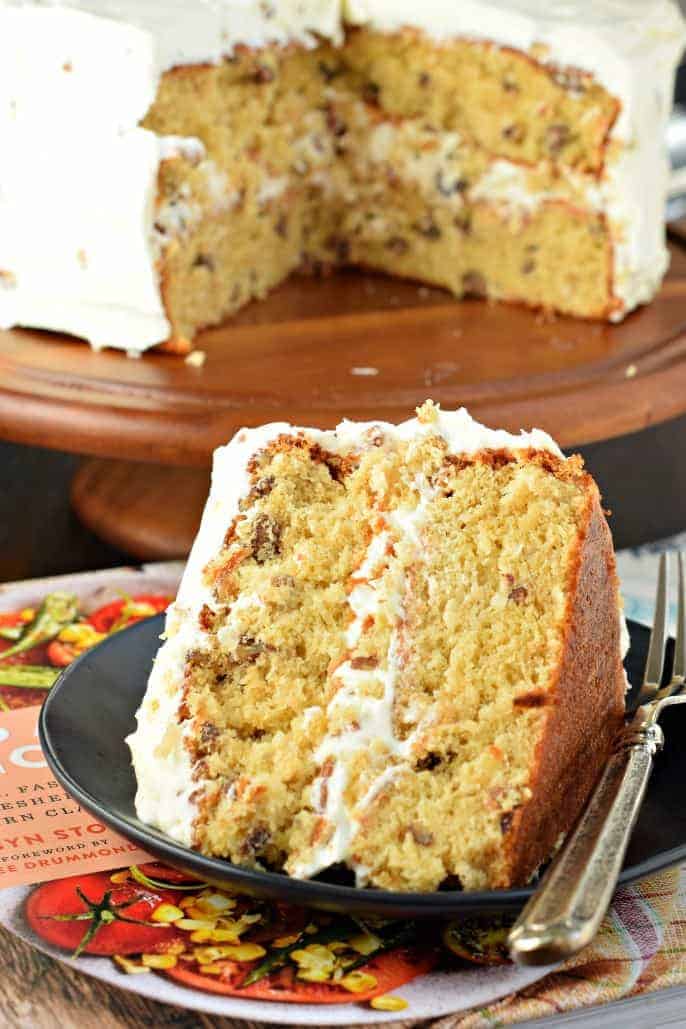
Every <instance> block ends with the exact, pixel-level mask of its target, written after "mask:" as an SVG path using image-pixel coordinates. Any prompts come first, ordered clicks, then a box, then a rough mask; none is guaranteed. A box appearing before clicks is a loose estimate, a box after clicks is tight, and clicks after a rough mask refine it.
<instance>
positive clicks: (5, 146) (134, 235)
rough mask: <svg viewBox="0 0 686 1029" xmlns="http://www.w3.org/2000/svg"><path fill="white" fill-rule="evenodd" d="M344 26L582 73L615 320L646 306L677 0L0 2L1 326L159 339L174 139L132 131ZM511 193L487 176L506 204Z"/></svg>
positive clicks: (592, 191)
mask: <svg viewBox="0 0 686 1029" xmlns="http://www.w3.org/2000/svg"><path fill="white" fill-rule="evenodd" d="M345 22H349V23H353V24H367V25H370V26H372V27H373V28H376V29H379V30H381V31H395V30H398V29H400V28H403V27H405V26H412V27H415V28H418V29H420V30H422V31H424V32H426V33H427V34H428V35H430V36H431V37H432V38H434V39H436V40H438V41H446V40H449V39H451V38H455V37H457V36H466V37H470V38H475V39H484V38H487V39H489V40H492V41H493V42H495V43H496V44H499V45H503V46H511V47H516V48H520V49H522V50H525V51H528V50H530V49H531V48H532V47H534V46H535V47H536V58H537V59H538V60H544V61H549V62H550V63H552V64H560V65H570V66H575V67H580V68H582V69H584V70H587V71H590V72H592V73H593V74H594V75H595V76H596V77H597V78H598V80H599V81H600V82H601V83H602V84H603V85H604V86H606V88H608V90H609V91H610V92H611V93H613V94H614V95H615V96H616V97H617V98H618V99H619V100H620V101H621V105H622V106H621V113H620V116H619V118H618V119H617V123H616V124H615V126H614V128H613V130H612V137H611V141H610V142H611V144H612V143H613V142H614V141H616V142H617V143H618V144H619V146H618V147H617V153H614V152H613V151H612V147H610V149H609V150H608V153H609V155H610V159H609V160H608V163H607V168H606V171H605V173H604V175H603V178H602V180H601V181H600V182H599V183H597V184H595V183H594V184H592V185H589V187H588V200H589V203H592V202H594V203H595V205H596V206H597V207H598V208H600V209H601V210H603V211H605V212H606V214H607V217H608V220H609V223H610V226H611V229H612V234H613V238H614V265H615V267H614V289H615V293H616V296H617V298H618V299H619V301H620V309H619V310H618V312H617V313H618V317H621V316H622V315H623V314H624V313H626V311H628V310H630V309H631V308H632V307H634V306H636V304H638V303H641V302H643V301H646V300H648V299H650V297H651V296H652V295H653V294H654V292H655V290H656V289H657V286H658V285H659V282H660V280H661V277H662V275H663V273H664V270H665V267H666V263H667V251H666V248H665V242H664V227H663V212H664V201H665V196H666V187H667V162H666V159H656V154H657V153H659V152H660V151H661V149H662V147H663V135H664V127H665V122H666V118H667V114H668V112H669V109H670V106H671V98H672V83H673V75H674V68H675V65H676V62H677V60H678V57H679V54H680V52H681V50H682V48H683V45H684V38H685V36H684V23H683V19H682V17H681V15H680V13H679V11H678V8H677V6H676V4H674V3H673V2H672V0H649V2H643V0H597V2H594V3H592V4H589V3H583V2H582V0H549V2H544V0H507V2H505V0H500V2H498V0H459V2H455V3H448V2H446V0H426V2H424V3H422V4H417V3H415V2H414V0H267V2H258V0H197V2H196V3H193V4H188V3H185V2H184V0H165V2H164V3H162V2H154V0H65V2H59V0H56V2H53V0H42V2H40V0H0V154H1V155H2V160H1V161H0V328H8V327H11V326H13V325H31V326H35V327H39V328H47V329H56V330H61V331H65V332H70V333H73V334H74V335H77V336H81V337H83V338H85V339H87V340H89V341H90V342H91V343H92V344H93V345H94V346H113V347H120V348H123V349H126V350H129V351H132V352H141V351H143V350H146V349H148V348H149V347H151V346H154V345H155V344H157V343H160V342H162V341H164V340H165V339H167V338H168V337H169V334H170V325H169V322H168V319H167V316H166V313H165V309H164V304H163V301H162V297H161V293H160V284H159V281H158V272H157V268H156V260H157V257H158V256H159V239H158V238H157V237H156V235H155V230H154V221H155V201H156V197H157V179H158V171H159V166H160V162H161V161H162V160H164V159H165V158H166V157H167V156H168V154H169V147H168V144H167V142H166V141H165V140H164V139H159V138H158V137H156V136H155V135H154V134H152V133H150V132H148V131H146V130H143V129H141V128H140V127H139V122H140V120H141V118H142V117H143V116H144V114H145V112H146V111H147V109H148V108H149V106H150V103H151V102H152V100H153V98H154V97H155V95H156V91H157V87H158V83H159V78H160V75H161V74H162V73H163V72H164V71H166V70H167V69H169V68H170V67H173V66H174V65H177V64H181V63H194V62H202V61H218V60H220V59H221V58H222V57H224V56H226V55H228V54H230V53H231V52H232V50H233V49H234V48H235V47H236V46H237V45H238V44H239V43H242V44H246V45H248V46H253V47H259V46H262V45H265V44H267V43H284V42H288V41H296V42H298V43H300V44H302V45H304V46H313V45H316V42H317V40H318V39H319V38H321V37H324V38H328V39H332V40H334V41H337V40H339V39H340V38H341V36H342V32H343V25H344V23H345ZM113 83H116V88H113ZM174 142H175V145H176V147H177V149H178V148H179V143H178V141H174ZM181 150H182V152H183V146H182V145H181ZM513 174H515V175H516V169H515V170H514V172H513ZM510 186H511V188H510V189H509V190H508V189H507V188H505V185H504V180H503V178H502V177H501V178H500V179H499V180H498V182H497V183H493V182H491V184H490V188H491V190H492V191H493V196H494V199H496V200H497V201H498V202H510V203H511V204H512V205H513V206H516V204H517V202H518V198H519V197H520V192H521V191H519V189H518V187H517V184H516V183H514V184H513V183H511V184H510ZM487 187H488V183H487V184H482V194H484V195H486V194H487V193H488V188H487ZM274 188H276V187H274ZM228 207H230V204H228Z"/></svg>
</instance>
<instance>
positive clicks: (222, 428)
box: [0, 242, 686, 466]
mask: <svg viewBox="0 0 686 1029" xmlns="http://www.w3.org/2000/svg"><path fill="white" fill-rule="evenodd" d="M672 249H673V261H672V268H671V270H670V274H669V277H668V279H667V281H666V282H665V285H664V287H663V289H662V291H661V293H660V295H659V297H658V298H657V299H656V300H655V301H654V302H653V303H652V304H650V305H648V306H647V307H644V308H642V309H640V310H639V311H636V312H635V313H633V314H632V315H630V316H629V317H628V318H627V319H626V320H625V321H624V322H622V323H621V324H619V325H610V324H607V323H599V322H595V323H594V322H584V321H576V320H573V319H567V318H557V319H548V318H545V317H542V316H541V315H540V314H537V313H535V312H532V311H529V310H527V309H524V308H522V307H517V306H511V305H505V304H488V303H485V302H482V301H463V302H460V301H456V300H454V299H452V298H451V297H450V296H449V295H448V294H446V293H445V292H443V291H441V290H435V289H427V288H424V287H421V286H418V285H417V284H415V283H410V282H402V281H398V280H393V279H389V278H385V277H382V276H373V275H370V274H363V273H357V272H349V273H339V274H336V275H333V276H331V277H329V278H326V279H323V280H318V279H308V278H301V277H294V278H292V279H291V280H290V281H289V282H288V283H286V284H284V285H283V286H282V287H281V288H279V289H278V290H276V291H275V292H274V293H273V294H272V295H271V296H270V297H269V298H268V299H267V300H266V301H264V302H261V303H255V304H251V305H249V306H248V307H247V308H246V309H245V310H244V311H243V312H241V313H240V314H239V316H237V317H236V318H234V319H233V320H232V321H230V322H229V323H227V324H226V325H224V326H222V327H221V328H218V329H213V330H210V331H207V332H205V333H203V334H201V335H200V336H199V338H198V340H197V342H196V346H197V348H198V349H200V350H202V351H203V352H204V353H205V354H206V357H207V360H206V363H205V365H204V367H201V368H194V367H191V366H189V365H188V364H186V363H185V362H184V361H183V359H180V358H179V357H177V356H174V355H170V354H160V353H152V354H149V355H147V356H146V357H145V358H144V359H143V360H139V361H135V360H131V359H129V358H127V357H126V355H125V354H122V353H117V352H114V351H111V350H108V351H103V352H101V353H96V352H94V351H92V350H91V349H90V348H88V347H87V346H86V345H85V344H83V343H81V342H78V341H76V340H73V339H69V338H67V337H63V336H59V335H56V334H49V333H40V332H31V331H25V330H15V331H11V332H0V438H4V439H12V440H14V441H17V442H23V443H29V444H32V445H40V446H49V447H53V448H55V449H59V450H70V451H73V452H76V453H81V454H92V455H95V456H101V457H110V458H120V459H127V460H139V461H150V462H155V463H158V464H171V465H199V466H207V464H208V463H209V458H210V453H211V451H212V450H213V448H214V447H216V446H217V445H218V444H220V443H224V442H225V441H226V440H227V439H229V438H230V436H231V435H232V434H233V432H234V431H235V430H236V428H238V427H239V426H240V425H243V424H245V425H256V424H260V423H263V422H268V421H274V420H279V419H287V420H290V421H293V422H295V423H297V424H314V425H319V426H322V427H330V426H332V425H335V424H336V422H337V421H338V420H340V418H341V417H343V416H346V417H350V418H359V419H363V420H365V419H375V418H386V419H388V420H390V421H397V420H400V419H403V418H406V417H408V416H409V415H410V414H411V412H412V410H413V408H414V407H415V406H416V404H418V403H421V402H422V401H423V400H425V399H426V397H427V396H431V397H433V399H434V400H436V401H440V402H441V403H442V404H443V406H444V407H455V406H458V405H459V404H464V405H466V406H467V407H469V408H470V409H471V411H472V413H473V414H475V415H476V416H477V417H479V418H480V419H481V420H483V421H485V422H487V423H489V424H493V425H499V426H502V427H504V428H509V429H518V428H520V427H522V426H530V425H539V426H542V427H543V428H545V429H547V430H548V431H550V432H551V433H552V434H553V435H554V436H555V437H556V438H557V439H558V440H559V441H560V443H562V444H563V445H567V446H569V445H578V444H581V443H589V442H593V441H597V440H601V439H607V438H610V437H616V436H619V435H622V434H625V433H628V432H633V431H636V430H639V429H642V428H644V427H645V426H648V425H652V424H656V423H658V422H661V421H666V420H668V419H670V418H674V417H677V416H679V415H681V414H683V413H684V412H686V250H684V248H683V247H682V245H681V244H678V243H676V242H675V243H674V244H673V247H672ZM361 369H362V370H364V369H374V370H375V374H360V370H361Z"/></svg>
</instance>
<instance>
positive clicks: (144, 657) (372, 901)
mask: <svg viewBox="0 0 686 1029" xmlns="http://www.w3.org/2000/svg"><path fill="white" fill-rule="evenodd" d="M163 622H164V616H163V615H159V616H156V617H155V618H150V619H147V620H146V621H144V622H139V623H138V624H137V625H134V626H132V627H131V628H130V629H125V630H124V631H123V632H118V633H116V634H115V635H114V636H111V637H110V638H109V639H107V640H105V642H103V643H101V644H100V645H99V646H98V647H95V648H94V649H93V650H90V651H87V652H86V653H85V654H84V655H83V656H82V657H80V658H79V659H78V661H75V662H74V664H72V665H71V666H70V667H69V668H68V669H66V671H65V672H64V673H63V675H62V676H61V678H60V679H59V681H58V682H57V684H56V685H55V686H54V687H53V688H52V690H51V692H50V694H49V696H48V699H47V700H46V702H45V704H44V705H43V709H42V711H41V715H40V723H39V729H40V741H41V745H42V747H43V751H44V753H45V756H46V758H47V760H48V763H49V765H50V767H51V768H52V770H53V772H54V773H55V775H56V777H57V778H58V779H59V781H60V782H61V783H62V785H63V786H64V787H65V789H66V790H67V791H68V792H69V793H70V794H71V795H72V796H73V797H74V798H75V799H76V800H77V801H78V802H79V804H81V805H82V806H83V807H84V808H86V809H87V810H88V811H90V812H91V813H92V814H94V815H95V816H96V817H97V818H98V819H100V820H101V821H103V822H105V823H106V824H107V825H109V826H111V827H112V828H113V829H116V830H117V832H119V833H121V835H122V836H125V837H127V838H128V839H129V840H132V841H134V842H135V843H137V844H138V845H139V846H140V847H142V848H143V849H145V850H146V851H148V853H150V854H152V855H154V856H155V857H157V858H159V859H160V860H162V861H166V862H168V863H169V864H170V865H173V866H175V867H177V868H180V869H182V870H183V871H185V872H190V873H192V874H193V875H196V876H199V877H201V878H203V879H207V880H210V881H212V882H214V883H215V884H218V885H221V884H225V885H227V886H230V887H233V888H234V889H240V890H242V891H244V892H246V893H251V894H253V895H255V896H259V897H270V898H277V899H279V900H285V901H290V902H291V903H295V904H306V905H310V906H312V907H319V908H325V909H328V910H333V911H344V912H352V911H354V912H358V913H360V914H373V913H375V914H383V915H385V916H387V917H389V918H417V917H427V918H428V917H431V918H456V917H459V916H465V915H475V914H478V913H488V914H494V913H497V912H501V911H502V912H505V911H516V910H518V909H519V908H521V906H522V905H523V903H524V902H525V901H526V900H527V898H528V897H529V896H530V895H531V893H532V890H531V888H527V889H517V890H492V891H489V892H479V893H462V892H459V891H456V890H449V891H440V892H436V893H394V892H391V891H386V890H368V889H356V888H355V887H354V886H348V885H341V884H340V883H335V882H330V881H329V882H327V881H326V880H325V879H322V878H320V879H318V880H315V881H302V880H297V879H290V878H289V877H288V876H286V875H280V874H277V873H271V872H258V871H254V870H251V869H246V868H240V867H238V866H236V865H232V864H231V863H230V862H228V861H222V860H220V859H217V858H207V857H203V856H202V855H201V854H197V853H195V852H194V851H192V850H189V849H188V848H186V847H183V846H181V845H180V844H178V843H175V842H174V841H173V840H171V839H169V837H168V836H165V835H164V834H162V833H159V832H157V831H156V830H154V829H151V828H150V827H149V826H147V825H144V824H143V823H142V822H140V821H139V820H138V819H137V818H136V813H135V810H134V793H135V779H134V774H133V770H132V768H131V763H130V759H129V750H128V747H127V746H126V744H125V743H124V737H125V736H127V735H128V734H129V733H130V732H132V731H133V729H134V727H135V720H134V714H135V712H136V710H137V708H138V705H139V704H140V701H141V698H142V696H143V693H144V691H145V686H146V682H147V678H148V674H149V672H150V667H151V664H152V659H153V656H154V655H155V653H156V652H157V648H158V647H159V635H160V633H161V631H162V628H163ZM629 630H630V632H631V643H632V647H631V655H630V659H629V662H628V671H629V677H630V680H631V681H632V682H638V680H639V678H640V674H641V671H642V668H643V664H644V662H645V654H646V651H647V643H648V630H647V629H645V628H643V627H642V626H640V625H637V624H635V623H630V625H629ZM662 724H663V727H664V729H665V736H666V740H667V743H666V746H665V750H664V751H663V753H662V754H660V755H659V756H658V758H657V761H656V767H655V771H654V773H653V776H652V778H651V781H650V784H649V787H648V792H647V795H646V799H645V801H644V803H643V808H642V810H641V813H640V815H639V819H638V823H637V825H636V829H635V831H634V834H633V836H632V839H631V844H630V846H629V851H628V854H627V858H626V861H625V864H624V868H623V869H622V873H621V876H620V881H621V882H624V883H626V882H631V881H632V880H634V879H639V878H641V877H642V876H646V875H648V874H650V873H653V872H656V871H658V870H659V869H661V868H666V867H668V866H670V865H675V864H678V863H679V862H681V861H683V860H684V859H686V805H684V804H683V803H682V802H681V796H682V793H683V788H684V784H686V746H684V740H685V739H686V711H685V710H684V708H681V707H674V708H671V709H670V710H668V711H667V712H666V713H665V715H664V717H663V722H662Z"/></svg>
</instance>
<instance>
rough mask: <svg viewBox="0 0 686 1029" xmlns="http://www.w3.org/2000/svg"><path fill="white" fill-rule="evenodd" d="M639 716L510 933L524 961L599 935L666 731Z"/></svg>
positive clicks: (549, 959)
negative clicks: (663, 731)
mask: <svg viewBox="0 0 686 1029" xmlns="http://www.w3.org/2000/svg"><path fill="white" fill-rule="evenodd" d="M640 715H641V712H639V716H638V720H637V719H634V721H632V722H631V723H630V725H629V726H628V727H627V729H626V730H625V733H624V734H623V735H622V737H621V740H620V743H619V746H618V749H617V750H616V752H615V753H614V754H613V755H612V757H611V758H610V760H609V762H608V764H607V766H606V768H605V771H604V773H603V775H602V777H601V779H600V781H599V782H598V785H597V786H596V788H595V790H594V791H593V793H592V795H591V799H590V800H589V802H588V804H587V806H586V809H585V811H584V813H583V814H582V816H581V818H580V820H579V822H578V823H577V825H576V828H575V829H574V831H573V832H572V833H571V835H570V836H569V837H568V839H567V841H566V842H565V844H564V845H563V847H562V849H561V850H560V851H559V852H558V854H557V856H556V857H555V859H554V860H553V862H552V864H551V866H550V868H549V869H548V871H547V872H546V874H545V876H544V878H543V880H542V881H541V884H540V886H539V887H538V889H537V890H536V892H535V894H534V895H533V897H532V898H531V900H530V901H529V903H528V904H527V905H526V907H525V908H524V910H523V911H522V913H521V915H520V917H519V919H518V920H517V922H516V923H515V925H514V926H513V928H512V930H511V932H510V935H509V937H508V943H509V947H510V956H511V957H512V959H513V960H514V961H516V962H517V963H518V964H520V965H547V964H552V963H554V962H556V961H562V960H564V959H565V958H568V957H571V956H572V954H576V953H577V951H580V950H581V949H582V948H583V947H585V946H587V945H588V944H589V943H590V942H591V940H593V938H594V936H595V935H596V933H597V931H598V929H599V927H600V923H601V922H602V920H603V917H604V915H605V912H606V911H607V908H608V906H609V903H610V900H611V898H612V894H613V892H614V889H615V886H616V884H617V878H618V876H619V873H620V870H621V868H622V863H623V861H624V855H625V853H626V848H627V845H628V843H629V837H630V836H631V831H632V829H633V827H634V823H635V821H636V817H637V815H638V811H639V809H640V806H641V802H642V800H643V795H644V793H645V789H646V786H647V784H648V779H649V777H650V772H651V770H652V767H653V755H654V754H655V753H656V752H657V751H658V750H659V749H660V748H661V747H662V744H663V742H664V738H663V735H662V730H661V729H660V727H659V725H657V723H656V722H654V721H650V722H649V723H647V722H646V721H645V720H644V719H641V717H640Z"/></svg>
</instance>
